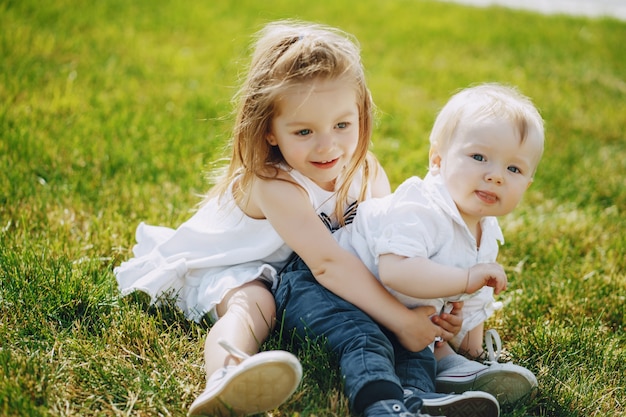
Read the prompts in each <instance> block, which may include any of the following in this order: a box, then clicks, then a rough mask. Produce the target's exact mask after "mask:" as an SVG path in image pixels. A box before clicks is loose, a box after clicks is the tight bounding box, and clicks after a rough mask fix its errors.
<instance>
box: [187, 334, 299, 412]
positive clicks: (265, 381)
mask: <svg viewBox="0 0 626 417" xmlns="http://www.w3.org/2000/svg"><path fill="white" fill-rule="evenodd" d="M218 343H219V344H220V346H222V347H223V348H224V349H226V350H227V351H228V352H229V353H230V354H231V355H233V356H235V357H237V358H240V359H242V361H241V363H239V364H238V365H234V366H227V367H224V368H222V369H220V370H218V371H216V372H214V373H213V375H211V376H210V377H209V379H208V380H207V385H206V389H205V390H204V391H203V392H202V393H201V394H200V395H199V396H198V398H196V400H195V401H194V402H193V403H192V404H191V406H190V407H189V413H188V414H189V415H210V416H245V415H249V414H257V413H261V412H263V411H267V410H272V409H274V408H276V407H278V406H279V405H281V404H282V403H284V402H285V401H286V400H287V399H288V398H289V397H290V396H291V395H292V394H293V393H294V391H295V390H296V389H297V388H298V385H299V384H300V379H301V378H302V366H301V365H300V361H298V358H296V357H295V356H294V355H292V354H291V353H289V352H285V351H282V350H274V351H267V352H260V353H257V354H256V355H253V356H249V355H247V354H246V353H244V352H242V351H241V350H239V349H237V348H235V347H234V346H232V345H230V344H229V343H228V342H226V341H225V340H223V339H220V340H219V341H218Z"/></svg>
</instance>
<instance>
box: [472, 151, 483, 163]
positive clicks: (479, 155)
mask: <svg viewBox="0 0 626 417" xmlns="http://www.w3.org/2000/svg"><path fill="white" fill-rule="evenodd" d="M472 159H474V160H475V161H478V162H483V161H484V160H485V157H484V156H482V155H481V154H478V153H475V154H474V155H472Z"/></svg>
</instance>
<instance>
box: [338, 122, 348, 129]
mask: <svg viewBox="0 0 626 417" xmlns="http://www.w3.org/2000/svg"><path fill="white" fill-rule="evenodd" d="M349 125H350V124H349V123H348V122H341V123H337V128H338V129H345V128H347V127H348V126H349Z"/></svg>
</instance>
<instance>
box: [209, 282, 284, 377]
mask: <svg viewBox="0 0 626 417" xmlns="http://www.w3.org/2000/svg"><path fill="white" fill-rule="evenodd" d="M217 314H218V315H219V316H220V319H219V320H218V321H217V322H216V323H215V324H214V325H213V327H211V330H210V331H209V334H208V335H207V338H206V341H205V344H204V364H205V365H204V366H205V369H206V374H207V377H209V376H211V374H213V372H215V371H217V370H218V369H220V368H223V367H224V366H227V365H237V364H238V363H239V362H240V359H239V358H236V357H234V356H232V355H231V354H229V353H228V352H227V351H226V350H225V349H224V348H222V347H221V346H220V345H219V344H218V343H217V341H218V340H219V339H224V340H226V341H227V342H228V343H229V344H231V345H232V346H234V347H236V348H238V349H239V350H242V351H244V352H245V353H247V354H248V355H254V354H255V353H257V352H258V351H259V347H260V346H261V344H262V343H263V342H264V341H265V339H267V337H268V335H269V333H270V331H271V329H272V327H273V325H274V321H275V318H276V304H275V302H274V296H273V295H272V293H271V292H270V291H269V290H268V289H267V287H266V286H265V284H263V283H262V282H259V281H253V282H249V283H247V284H244V285H242V286H241V287H239V288H235V289H233V290H231V291H230V292H229V293H228V294H227V295H226V297H224V299H223V300H222V302H221V303H220V304H219V305H218V306H217Z"/></svg>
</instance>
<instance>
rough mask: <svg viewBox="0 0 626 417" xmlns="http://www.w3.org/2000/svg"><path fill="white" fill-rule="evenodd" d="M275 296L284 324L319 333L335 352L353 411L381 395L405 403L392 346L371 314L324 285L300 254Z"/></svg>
mask: <svg viewBox="0 0 626 417" xmlns="http://www.w3.org/2000/svg"><path fill="white" fill-rule="evenodd" d="M275 296H276V304H277V310H278V317H282V318H283V323H282V325H283V326H284V329H286V330H292V329H295V330H296V332H297V334H298V335H299V336H300V337H302V338H304V337H307V336H308V337H310V338H319V340H320V341H324V342H325V343H327V346H328V348H329V349H330V350H332V352H333V353H334V354H336V355H337V357H338V358H339V361H340V368H341V373H342V377H343V379H344V387H345V392H346V395H347V396H348V399H349V402H350V407H351V409H352V410H353V411H354V412H355V413H362V412H363V411H364V410H365V409H366V408H367V407H368V406H369V405H371V404H373V403H375V402H379V401H381V400H396V401H399V402H400V403H402V399H403V391H402V386H401V385H400V381H399V379H398V377H397V375H396V374H395V369H394V362H395V358H394V350H393V346H392V344H391V342H390V341H389V339H388V338H387V336H386V335H385V334H384V333H383V331H382V330H381V329H380V327H379V326H378V325H377V324H376V323H375V322H374V321H373V320H372V319H371V318H370V317H369V316H368V315H367V314H365V313H364V312H362V311H361V310H360V309H358V308H356V307H355V306H354V305H353V304H351V303H348V302H347V301H345V300H343V299H342V298H340V297H338V296H336V295H335V294H333V293H331V292H330V291H328V290H326V289H325V288H324V287H323V286H321V285H320V284H319V283H318V282H317V281H316V280H315V278H314V277H313V274H312V273H311V271H310V270H309V269H308V267H307V266H306V265H305V264H304V262H302V261H301V260H296V261H295V262H292V263H291V264H290V265H289V266H288V267H287V268H286V269H285V271H283V273H282V274H281V282H280V284H279V286H278V288H277V290H276V293H275Z"/></svg>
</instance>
